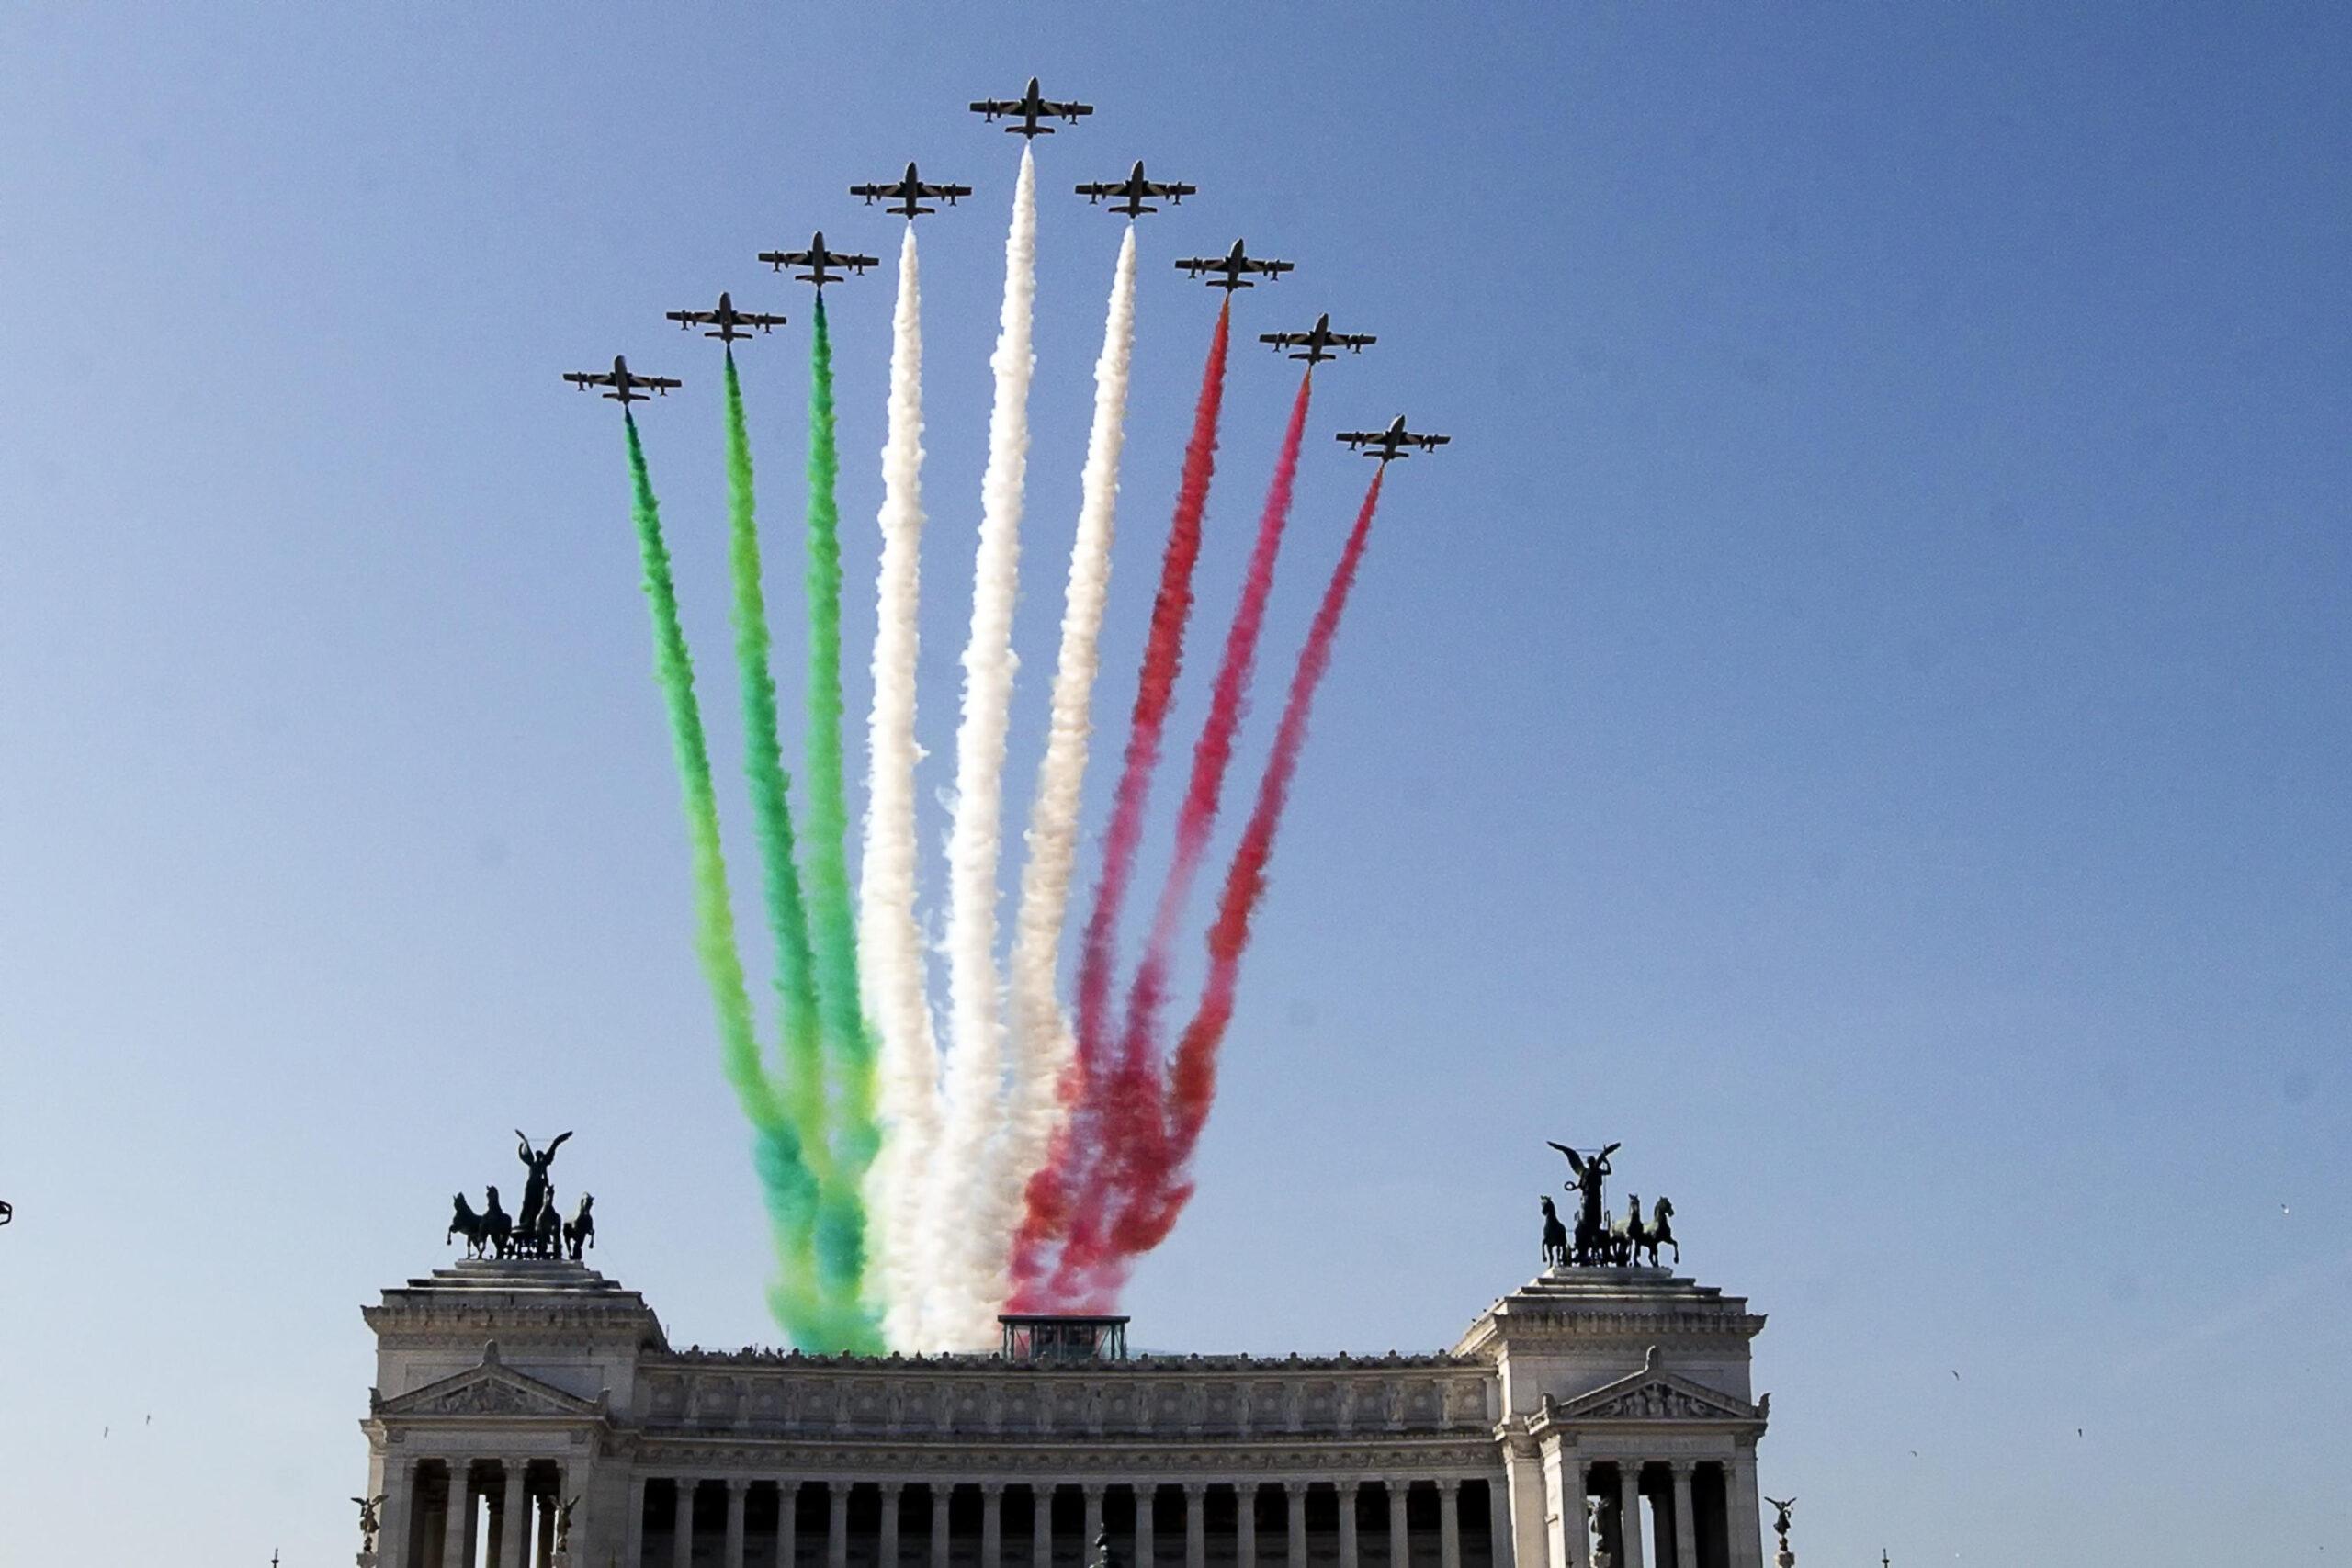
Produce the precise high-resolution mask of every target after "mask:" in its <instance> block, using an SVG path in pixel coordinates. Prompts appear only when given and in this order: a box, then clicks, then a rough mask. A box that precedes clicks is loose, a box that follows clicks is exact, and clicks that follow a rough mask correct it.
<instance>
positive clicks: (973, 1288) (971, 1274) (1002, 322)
mask: <svg viewBox="0 0 2352 1568" xmlns="http://www.w3.org/2000/svg"><path fill="white" fill-rule="evenodd" d="M1036 295H1037V175H1036V164H1035V160H1034V159H1033V158H1032V157H1031V156H1030V154H1029V152H1028V151H1027V149H1025V148H1024V149H1023V152H1022V154H1021V176H1020V179H1019V180H1018V181H1017V182H1016V183H1015V185H1014V186H1013V191H1012V229H1011V231H1010V232H1009V233H1008V234H1007V235H1006V237H1005V242H1004V306H1003V310H1002V312H1001V315H1000V316H999V319H998V327H997V340H996V354H995V356H994V357H993V358H992V359H991V360H990V361H989V364H990V367H991V368H992V369H993V370H994V371H995V373H996V401H995V404H994V406H993V408H992V409H991V410H990V412H989V461H988V469H987V472H986V474H985V475H984V476H983V477H982V479H981V481H980V538H979V554H978V562H977V564H976V566H975V568H974V570H973V581H972V632H971V640H970V641H969V642H968V643H967V645H966V646H965V649H964V716H963V724H962V728H960V729H959V730H958V731H957V733H956V799H955V811H954V815H953V818H952V821H951V826H950V828H949V832H948V844H947V875H948V913H947V944H946V945H947V993H948V1016H949V1020H950V1023H951V1028H952V1034H951V1043H950V1045H949V1048H948V1054H947V1081H946V1093H945V1102H946V1125H945V1130H944V1134H943V1136H942V1140H941V1143H940V1145H939V1152H938V1155H937V1156H936V1157H935V1158H934V1159H933V1165H932V1173H931V1178H932V1185H933V1199H932V1202H931V1204H930V1206H929V1207H930V1214H931V1221H930V1224H931V1225H932V1230H931V1235H930V1240H929V1242H928V1245H927V1248H926V1250H927V1251H929V1253H930V1254H931V1256H932V1258H934V1259H935V1260H936V1262H935V1265H934V1269H935V1271H934V1272H933V1288H932V1292H931V1296H930V1299H929V1300H928V1301H927V1302H926V1303H924V1307H923V1333H924V1336H925V1337H926V1339H927V1341H928V1343H927V1344H926V1347H925V1348H929V1349H937V1350H968V1349H973V1348H979V1347H985V1346H986V1345H987V1344H988V1343H989V1339H990V1338H991V1337H992V1336H993V1334H994V1331H995V1328H996V1312H997V1303H999V1302H1000V1301H1001V1299H1002V1297H1003V1294H1004V1289H1005V1287H1004V1280H1005V1278H1006V1259H1005V1247H1007V1246H1008V1245H1009V1240H1010V1235H1011V1226H1012V1215H1013V1214H1015V1213H1018V1209H1017V1207H1010V1208H1009V1206H1008V1204H1007V1202H1006V1200H1005V1195H1004V1194H1003V1193H1001V1192H1000V1191H993V1190H989V1188H988V1186H987V1185H986V1184H984V1183H983V1182H982V1181H981V1180H980V1177H981V1175H982V1173H983V1169H984V1167H985V1166H986V1165H987V1164H988V1163H989V1160H988V1149H989V1145H990V1143H991V1142H992V1141H993V1140H994V1139H995V1137H996V1136H997V1135H998V1134H999V1131H1000V1122H1001V1087H1002V1078H1003V1072H1004V1041H1003V1030H1004V1019H1003V1010H1002V998H1001V989H1002V981H1001V978H1000V976H999V975H998V973H997V964H996V942H997V911H996V906H997V866H998V862H999V860H1000V858H1001V854H1002V851H1003V826H1002V818H1003V811H1004V750H1005V731H1006V728H1007V727H1008V725H1009V724H1010V722H1011V717H1012V678H1013V672H1014V671H1015V669H1016V668H1017V667H1018V665H1019V662H1020V661H1019V660H1018V659H1017V658H1016V657H1015V656H1014V654H1013V651H1012V612H1013V605H1014V603H1015V601H1016V599H1017V598H1018V595H1019V591H1020V584H1021V510H1022V493H1023V479H1024V476H1025V474H1026V472H1027V469H1028V464H1029V381H1030V375H1031V372H1032V371H1033V370H1034V369H1035V364H1036V360H1035V355H1033V354H1032V353H1031V352H1030V343H1029V337H1030V321H1031V315H1032V312H1033V309H1034V307H1035V303H1036ZM1017 1201H1018V1200H1017V1195H1016V1198H1015V1203H1016V1204H1017Z"/></svg>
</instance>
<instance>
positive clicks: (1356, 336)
mask: <svg viewBox="0 0 2352 1568" xmlns="http://www.w3.org/2000/svg"><path fill="white" fill-rule="evenodd" d="M1258 341H1259V342H1260V343H1270V344H1273V345H1274V352H1275V353H1276V354H1280V353H1281V352H1282V351H1283V350H1284V349H1286V348H1303V349H1305V350H1306V353H1304V354H1294V355H1291V357H1292V358H1293V359H1304V360H1306V362H1307V363H1308V364H1309V365H1320V364H1322V363H1323V361H1325V360H1327V359H1337V358H1339V357H1340V356H1339V355H1336V354H1334V353H1332V352H1331V351H1332V350H1333V349H1335V348H1344V349H1346V350H1347V351H1348V352H1349V353H1350V354H1362V353H1363V351H1364V348H1365V345H1367V344H1375V343H1378V342H1379V341H1380V340H1379V339H1378V338H1376V337H1374V336H1373V335H1372V334H1371V333H1335V332H1333V331H1332V330H1331V313H1330V312H1329V310H1326V311H1324V312H1323V314H1321V315H1319V316H1317V317H1316V318H1315V324H1314V325H1313V326H1311V327H1309V328H1307V329H1306V331H1305V332H1303V333H1259V334H1258Z"/></svg>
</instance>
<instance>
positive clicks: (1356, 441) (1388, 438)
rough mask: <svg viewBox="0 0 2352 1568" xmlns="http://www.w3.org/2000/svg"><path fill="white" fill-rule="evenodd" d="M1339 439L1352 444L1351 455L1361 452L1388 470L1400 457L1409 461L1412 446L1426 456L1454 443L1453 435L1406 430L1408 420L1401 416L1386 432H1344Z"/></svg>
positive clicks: (1392, 421)
mask: <svg viewBox="0 0 2352 1568" xmlns="http://www.w3.org/2000/svg"><path fill="white" fill-rule="evenodd" d="M1338 439H1340V440H1341V441H1344V442H1346V443H1347V444H1348V450H1349V451H1351V452H1361V453H1363V455H1364V456H1365V457H1377V458H1379V459H1380V461H1381V465H1382V466H1383V467H1384V468H1385V467H1386V466H1387V465H1388V464H1390V463H1393V462H1395V461H1396V460H1397V458H1399V457H1411V456H1412V454H1411V453H1410V452H1408V451H1406V450H1405V448H1406V447H1408V446H1418V447H1419V448H1420V449H1421V450H1422V451H1424V452H1434V451H1436V450H1437V449H1438V448H1439V447H1441V446H1444V445H1445V444H1446V443H1447V442H1449V441H1451V440H1453V436H1451V435H1416V434H1413V432H1411V431H1409V430H1408V429H1406V428H1405V416H1404V415H1403V414H1401V413H1400V414H1398V415H1397V417H1396V418H1395V419H1393V420H1391V421H1390V422H1389V424H1388V428H1387V429H1385V430H1343V431H1341V432H1340V434H1339V436H1338Z"/></svg>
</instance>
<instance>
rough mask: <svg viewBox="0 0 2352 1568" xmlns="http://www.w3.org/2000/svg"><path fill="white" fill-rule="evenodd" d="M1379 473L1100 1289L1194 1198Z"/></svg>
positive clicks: (1345, 555) (1281, 744)
mask: <svg viewBox="0 0 2352 1568" xmlns="http://www.w3.org/2000/svg"><path fill="white" fill-rule="evenodd" d="M1386 472H1387V465H1386V464H1385V463H1384V464H1382V465H1381V471H1380V472H1379V473H1376V474H1374V475H1373V478H1372V488H1371V489H1369V490H1367V491H1365V492H1364V498H1363V507H1362V508H1361V509H1360V510H1359V511H1358V512H1357V513H1356V522H1355V527H1354V528H1353V529H1352V530H1351V532H1350V533H1349V535H1348V542H1347V545H1346V547H1344V548H1343V549H1341V551H1340V562H1339V565H1338V567H1337V568H1336V569H1334V570H1333V571H1332V573H1331V581H1330V583H1329V586H1327V587H1326V588H1325V589H1324V591H1323V602H1322V604H1320V605H1318V606H1317V609H1316V612H1315V620H1314V623H1313V624H1312V625H1311V626H1309V627H1308V629H1307V633H1306V647H1305V649H1302V650H1301V652H1300V654H1299V658H1298V670H1297V671H1296V672H1295V674H1294V675H1292V677H1291V683H1290V695H1289V698H1288V699H1287V700H1286V701H1285V702H1284V704H1283V716H1282V723H1281V725H1280V726H1279V727H1278V728H1276V729H1275V731H1274V745H1273V750H1272V754H1271V755H1270V756H1269V757H1268V758H1267V760H1266V773H1265V776H1264V777H1263V778H1262V779H1261V780H1260V781H1259V784H1258V801H1257V804H1256V806H1255V807H1252V808H1251V810H1250V822H1249V825H1248V826H1247V827H1246V828H1244V829H1242V833H1241V842H1240V844H1239V845H1238V846H1237V847H1236V849H1235V850H1234V853H1233V864H1232V866H1231V867H1230V868H1229V869H1228V870H1227V873H1226V878H1225V890H1224V892H1223V893H1222V894H1221V895H1220V896H1219V897H1218V899H1217V911H1216V923H1215V924H1214V925H1212V926H1211V927H1210V928H1209V934H1208V951H1209V973H1208V979H1207V983H1206V984H1205V985H1204V987H1203V988H1202V995H1201V1004H1200V1008H1199V1010H1198V1011H1196V1012H1194V1013H1193V1021H1192V1022H1191V1023H1189V1024H1188V1025H1186V1026H1185V1029H1184V1034H1183V1038H1182V1040H1181V1041H1180V1042H1179V1043H1178V1044H1177V1047H1176V1056H1175V1060H1174V1062H1173V1063H1172V1064H1171V1065H1170V1072H1169V1086H1168V1097H1167V1104H1166V1117H1167V1120H1166V1123H1165V1130H1164V1134H1163V1137H1164V1143H1163V1144H1161V1145H1160V1146H1159V1158H1160V1169H1159V1173H1158V1176H1159V1179H1158V1180H1157V1181H1156V1182H1155V1183H1153V1184H1152V1185H1150V1186H1148V1187H1137V1188H1133V1189H1130V1190H1128V1191H1126V1192H1125V1194H1123V1195H1122V1196H1123V1207H1122V1209H1121V1211H1120V1214H1119V1220H1118V1223H1117V1224H1116V1226H1115V1227H1114V1237H1115V1240H1116V1243H1117V1249H1118V1252H1119V1253H1120V1254H1121V1256H1119V1257H1117V1258H1113V1259H1109V1260H1106V1262H1107V1267H1106V1268H1104V1269H1100V1270H1098V1284H1097V1289H1098V1291H1099V1292H1111V1293H1115V1292H1116V1290H1117V1287H1118V1284H1119V1283H1120V1281H1122V1280H1124V1279H1125V1275H1126V1270H1127V1267H1128V1264H1129V1263H1130V1261H1131V1260H1132V1259H1133V1258H1136V1257H1137V1256H1139V1255H1140V1254H1142V1253H1145V1252H1148V1251H1149V1250H1151V1248H1153V1247H1157V1246H1159V1244H1160V1243H1161V1242H1162V1241H1164V1240H1166V1239H1167V1236H1168V1233H1169V1231H1170V1230H1171V1229H1172V1228H1173V1227H1174V1226H1175V1224H1176V1216H1177V1215H1178V1214H1179V1213H1182V1210H1183V1207H1184V1203H1185V1201H1186V1200H1188V1199H1189V1198H1191V1197H1192V1195H1193V1189H1192V1183H1191V1182H1190V1181H1189V1180H1187V1179H1185V1178H1184V1174H1183V1172H1184V1168H1185V1166H1186V1165H1187V1163H1188V1162H1189V1161H1190V1160H1191V1158H1192V1156H1193V1145H1196V1144H1197V1143H1198V1142H1199V1141H1200V1135H1201V1128H1202V1126H1203V1125H1204V1123H1205V1122H1207V1121H1208V1113H1209V1101H1210V1100H1212V1099H1213V1098H1214V1097H1215V1096H1216V1055H1217V1047H1218V1046H1219V1045H1220V1044H1222V1043H1224V1040H1225V1031H1226V1026H1227V1024H1228V1023H1229V1022H1231V1021H1232V1019H1233V998H1234V990H1235V987H1236V985H1237V982H1238V979H1239V976H1240V972H1241V955H1242V953H1244V952H1245V951H1247V949H1248V948H1249V945H1250V919H1251V918H1252V917H1254V916H1255V915H1256V914H1257V911H1258V902H1259V900H1260V899H1261V897H1264V895H1265V891H1266V869H1267V866H1268V864H1269V863H1271V862H1272V859H1273V853H1274V833H1275V830H1276V829H1279V828H1280V827H1281V826H1282V816H1283V807H1284V806H1285V805H1286V804H1287V803H1288V801H1289V799H1290V786H1291V780H1292V778H1293V776H1294V775H1295V774H1296V773H1297V772H1298V756H1299V751H1300V750H1301V748H1303V747H1304V746H1305V745H1306V720H1307V714H1308V711H1309V710H1310V709H1311V708H1312V707H1313V705H1314V703H1315V693H1316V688H1317V686H1318V685H1320V684H1321V682H1322V680H1323V676H1324V674H1325V672H1326V671H1329V669H1330V667H1331V644H1332V640H1333V638H1334V637H1337V636H1338V634H1339V629H1340V615H1341V614H1342V613H1343V612H1344V611H1345V610H1346V609H1347V605H1348V594H1349V592H1350V591H1351V589H1353V588H1354V586H1355V581H1356V568H1357V566H1358V565H1359V564H1360V563H1361V562H1362V561H1363V551H1364V543H1365V540H1366V539H1367V538H1368V537H1369V536H1370V535H1371V533H1372V514H1373V512H1374V509H1375V508H1376V507H1377V506H1378V505H1379V504H1380V482H1381V479H1383V478H1384V477H1385V475H1386Z"/></svg>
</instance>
